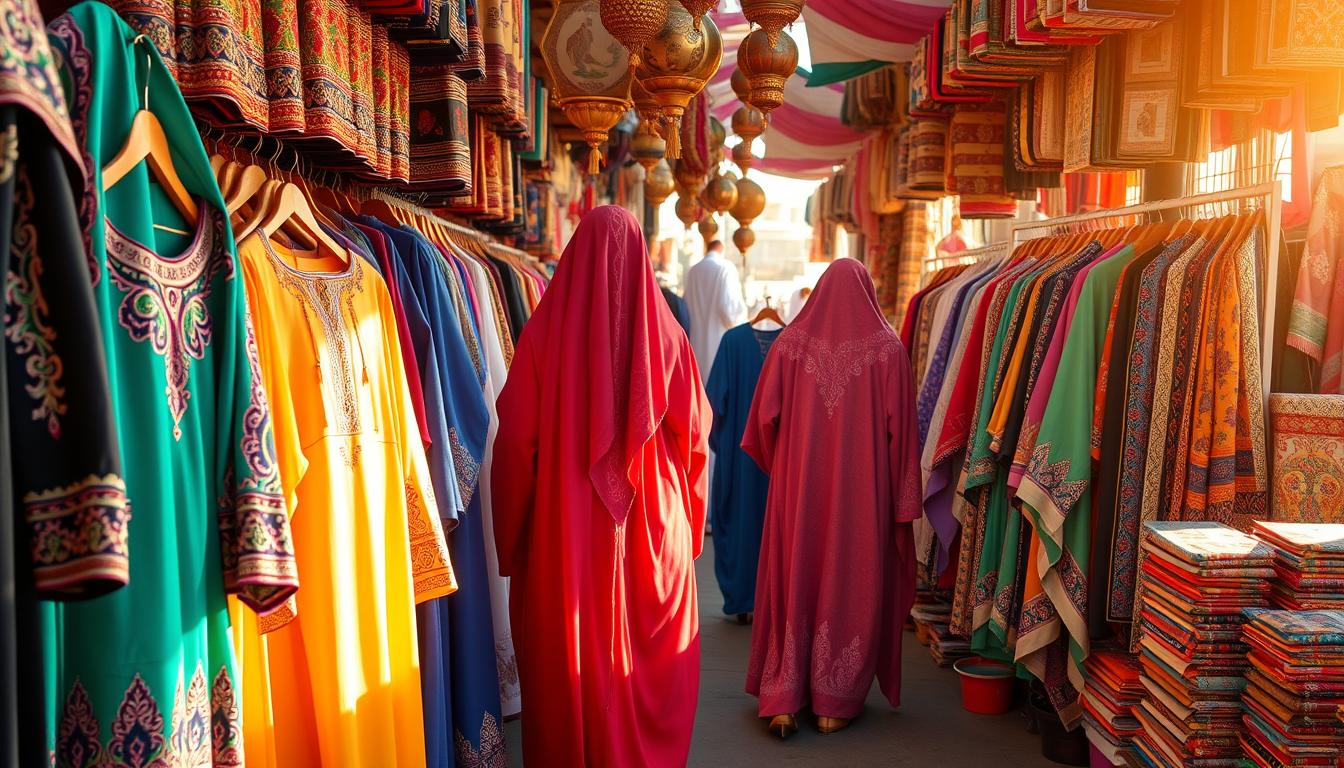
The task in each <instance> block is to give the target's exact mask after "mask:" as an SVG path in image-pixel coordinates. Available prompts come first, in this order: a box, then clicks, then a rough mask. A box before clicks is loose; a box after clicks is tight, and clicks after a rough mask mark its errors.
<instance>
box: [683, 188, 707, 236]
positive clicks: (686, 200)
mask: <svg viewBox="0 0 1344 768" xmlns="http://www.w3.org/2000/svg"><path fill="white" fill-rule="evenodd" d="M703 215H704V209H703V208H701V207H700V201H698V200H696V199H695V197H694V196H693V195H685V194H680V193H678V196H677V218H678V219H681V223H682V224H685V225H686V229H690V228H691V225H692V224H694V223H695V222H697V221H699V220H700V217H701V216H703Z"/></svg>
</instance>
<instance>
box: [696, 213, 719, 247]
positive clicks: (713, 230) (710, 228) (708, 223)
mask: <svg viewBox="0 0 1344 768" xmlns="http://www.w3.org/2000/svg"><path fill="white" fill-rule="evenodd" d="M717 234H719V222H718V221H716V220H715V219H714V217H713V216H708V215H706V216H705V217H704V218H702V219H700V236H701V237H703V238H704V239H705V247H706V248H708V247H709V244H710V242H712V241H713V240H714V236H715V235H717Z"/></svg>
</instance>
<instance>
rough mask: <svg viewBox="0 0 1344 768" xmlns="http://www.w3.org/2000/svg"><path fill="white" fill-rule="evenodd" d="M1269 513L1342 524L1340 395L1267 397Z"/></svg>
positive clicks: (1343, 418)
mask: <svg viewBox="0 0 1344 768" xmlns="http://www.w3.org/2000/svg"><path fill="white" fill-rule="evenodd" d="M1269 417H1270V424H1271V427H1272V429H1273V440H1274V472H1273V485H1272V492H1273V507H1272V512H1273V517H1274V519H1275V520H1277V521H1288V522H1300V523H1344V395H1295V394H1281V393H1276V394H1273V395H1270V397H1269Z"/></svg>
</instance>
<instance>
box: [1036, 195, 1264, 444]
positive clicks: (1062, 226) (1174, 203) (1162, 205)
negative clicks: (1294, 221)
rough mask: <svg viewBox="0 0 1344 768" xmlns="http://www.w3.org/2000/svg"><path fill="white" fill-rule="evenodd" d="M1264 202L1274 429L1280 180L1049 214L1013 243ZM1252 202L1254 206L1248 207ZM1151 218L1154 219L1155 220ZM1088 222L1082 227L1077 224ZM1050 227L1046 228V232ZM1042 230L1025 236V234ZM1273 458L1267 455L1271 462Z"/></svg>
mask: <svg viewBox="0 0 1344 768" xmlns="http://www.w3.org/2000/svg"><path fill="white" fill-rule="evenodd" d="M1257 202H1259V207H1261V208H1262V209H1263V210H1264V211H1265V227H1266V230H1267V231H1266V233H1265V236H1266V241H1267V243H1266V245H1267V247H1268V254H1267V255H1266V259H1265V274H1263V275H1257V276H1256V277H1257V281H1256V283H1257V287H1259V288H1261V291H1262V292H1261V295H1260V297H1259V299H1260V301H1259V306H1260V322H1261V327H1260V376H1261V380H1262V383H1261V386H1262V390H1263V391H1262V393H1261V394H1262V395H1263V396H1264V408H1265V411H1264V413H1265V430H1266V432H1269V430H1270V423H1269V395H1270V392H1271V390H1272V389H1273V381H1274V318H1275V315H1276V313H1277V311H1278V308H1277V305H1278V286H1279V241H1280V235H1281V232H1282V216H1283V186H1282V184H1281V183H1280V182H1278V181H1267V182H1264V183H1261V184H1256V185H1254V186H1250V187H1242V188H1240V189H1229V190H1225V191H1222V192H1208V193H1205V194H1200V195H1190V196H1189V197H1181V198H1176V199H1172V200H1154V201H1152V202H1148V203H1139V204H1138V205H1129V206H1125V207H1123V208H1110V209H1106V210H1102V211H1091V212H1089V213H1078V214H1074V215H1072V216H1060V217H1057V218H1053V219H1044V220H1041V221H1030V222H1023V223H1020V224H1014V225H1013V229H1012V233H1013V234H1012V245H1013V247H1016V246H1017V245H1018V243H1019V242H1020V241H1024V240H1033V239H1036V238H1038V237H1045V236H1047V235H1050V234H1063V233H1066V232H1084V231H1088V230H1089V229H1092V228H1093V227H1089V226H1087V225H1088V224H1090V223H1092V222H1097V223H1099V226H1097V227H1095V228H1096V229H1103V228H1109V227H1112V226H1117V225H1115V224H1114V223H1112V222H1108V221H1107V220H1108V219H1122V220H1123V219H1130V221H1127V222H1125V224H1126V225H1128V224H1134V223H1137V222H1134V221H1133V220H1132V219H1133V218H1134V217H1138V216H1151V215H1152V214H1159V213H1165V212H1168V211H1177V212H1179V211H1185V210H1190V209H1193V212H1192V215H1190V216H1189V218H1192V219H1207V218H1211V217H1212V216H1217V215H1228V214H1231V213H1241V212H1244V211H1246V210H1252V209H1253V208H1254V206H1253V205H1252V204H1255V203H1257ZM1233 203H1235V204H1237V205H1236V207H1237V208H1239V209H1240V210H1235V211H1234V210H1232V206H1231V204H1233ZM1248 205H1251V206H1252V207H1250V208H1248V207H1245V206H1248ZM1150 220H1151V219H1150ZM1079 224H1082V225H1084V226H1082V227H1078V226H1076V225H1079ZM1042 230H1044V231H1042ZM1033 232H1041V234H1034V235H1029V236H1023V234H1024V233H1033ZM1265 439H1266V443H1265V444H1266V445H1267V446H1268V445H1272V444H1273V441H1272V435H1269V434H1266V436H1265ZM1271 458H1272V457H1271V456H1269V455H1268V454H1267V455H1266V462H1268V461H1269V460H1270V459H1271Z"/></svg>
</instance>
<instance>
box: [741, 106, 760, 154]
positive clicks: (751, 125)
mask: <svg viewBox="0 0 1344 768" xmlns="http://www.w3.org/2000/svg"><path fill="white" fill-rule="evenodd" d="M733 133H735V134H737V135H738V136H741V137H742V143H743V144H746V145H747V151H751V142H753V141H755V139H756V137H757V136H760V135H761V134H762V133H765V115H763V114H761V111H760V110H759V109H752V108H751V107H747V106H742V107H738V108H737V111H736V112H734V113H733Z"/></svg>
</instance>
